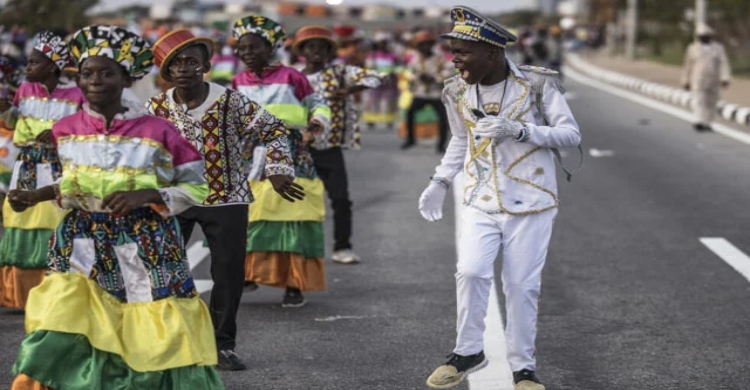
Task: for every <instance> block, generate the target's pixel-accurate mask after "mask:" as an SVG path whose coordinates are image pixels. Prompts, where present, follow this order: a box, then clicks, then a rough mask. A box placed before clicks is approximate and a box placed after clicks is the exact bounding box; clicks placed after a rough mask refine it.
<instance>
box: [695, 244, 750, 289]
mask: <svg viewBox="0 0 750 390" xmlns="http://www.w3.org/2000/svg"><path fill="white" fill-rule="evenodd" d="M700 242H701V243H702V244H703V245H705V246H706V247H708V249H710V250H711V251H712V252H713V253H715V254H716V255H717V256H719V257H720V258H721V259H722V260H724V261H726V262H727V264H729V265H730V266H732V268H734V269H735V270H736V271H737V272H739V273H740V274H741V275H742V276H744V277H745V279H747V280H748V281H750V257H748V256H747V255H746V254H745V253H744V252H742V251H741V250H739V248H737V247H736V246H734V245H732V243H731V242H729V241H727V240H726V239H724V238H721V237H703V238H700Z"/></svg>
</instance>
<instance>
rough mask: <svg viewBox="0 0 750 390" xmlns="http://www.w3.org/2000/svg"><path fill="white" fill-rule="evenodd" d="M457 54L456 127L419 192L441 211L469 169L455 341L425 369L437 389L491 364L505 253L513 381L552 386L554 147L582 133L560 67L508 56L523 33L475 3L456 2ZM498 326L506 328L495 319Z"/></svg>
mask: <svg viewBox="0 0 750 390" xmlns="http://www.w3.org/2000/svg"><path fill="white" fill-rule="evenodd" d="M451 20H452V22H453V23H454V28H453V30H452V32H450V33H449V34H446V35H445V37H446V38H448V39H450V44H451V51H452V52H453V54H454V55H455V57H454V59H453V62H454V63H455V64H456V68H457V69H458V70H459V72H460V74H459V75H458V76H455V77H453V78H450V79H449V80H448V81H446V82H445V88H444V90H443V102H444V103H445V107H446V110H447V113H448V118H449V119H450V130H451V132H452V134H453V137H452V138H451V141H450V144H449V145H448V150H447V151H446V153H445V156H444V157H443V160H442V162H441V164H440V166H438V167H437V168H436V169H435V174H434V176H433V177H432V178H431V183H430V184H429V186H428V187H427V189H425V191H424V192H423V193H422V196H421V197H420V199H419V211H420V212H421V214H422V216H423V217H424V218H425V219H426V220H428V221H437V220H439V219H441V218H442V216H443V203H444V201H445V196H446V194H447V192H448V189H449V187H450V185H451V181H452V180H453V179H454V177H456V175H457V174H458V173H459V172H463V174H462V178H463V184H462V185H461V187H460V190H459V192H460V193H462V194H463V206H462V207H460V208H459V209H458V210H457V214H456V218H459V220H460V224H461V229H460V231H461V233H460V235H459V242H458V263H457V264H456V268H457V272H456V301H457V309H458V310H457V316H456V317H457V318H456V329H457V333H458V334H457V337H456V347H455V349H454V350H453V353H451V354H450V355H449V357H448V360H447V361H446V362H445V363H444V364H443V365H441V366H439V367H438V368H437V369H435V371H434V372H433V373H432V375H430V377H429V378H428V379H427V385H428V386H429V387H430V388H433V389H448V388H451V387H454V386H456V385H458V384H459V383H460V382H461V381H462V380H463V379H464V378H465V377H466V375H467V374H469V373H471V372H474V371H477V370H479V369H481V368H483V367H485V366H486V365H487V360H486V359H485V355H484V352H483V351H484V332H485V321H484V320H485V316H486V314H487V307H488V300H489V296H490V289H491V288H492V281H493V278H494V269H495V265H494V263H495V259H496V258H497V255H498V254H499V253H502V262H503V263H502V286H503V293H504V295H505V309H506V316H505V318H506V319H507V321H506V323H507V324H506V326H505V339H506V345H507V346H508V348H507V360H508V363H509V364H510V368H511V371H513V382H514V389H515V390H544V385H542V384H541V383H540V381H539V379H538V378H537V377H536V373H535V371H536V347H535V342H536V329H537V326H536V325H537V315H538V309H539V307H538V300H539V294H540V291H541V283H542V280H541V276H542V269H543V268H544V263H545V261H546V259H547V248H548V246H549V240H550V237H551V234H552V226H553V225H554V222H555V216H556V215H557V207H558V206H559V204H560V201H559V199H558V197H557V179H556V175H555V173H556V172H555V157H554V156H555V152H556V151H557V149H556V148H562V147H575V146H577V145H579V144H580V142H581V133H580V131H579V130H578V124H577V123H576V121H575V118H574V117H573V114H572V113H571V112H570V108H569V107H568V104H567V103H566V101H565V97H563V95H562V93H563V90H562V87H561V86H560V80H559V79H558V77H557V72H554V71H550V70H547V69H542V68H534V67H528V66H521V67H517V66H516V65H515V64H514V63H513V62H512V61H510V60H509V59H507V58H506V57H505V50H504V49H505V45H506V44H507V43H508V42H513V41H515V40H516V37H515V35H513V34H512V33H511V32H509V31H508V30H507V29H505V28H503V27H502V26H500V25H499V24H497V23H495V22H493V21H492V20H491V19H488V18H486V17H484V16H482V15H481V14H479V13H478V12H476V11H474V10H472V9H470V8H468V7H455V8H453V9H452V10H451ZM492 331H493V332H500V331H502V330H501V329H492Z"/></svg>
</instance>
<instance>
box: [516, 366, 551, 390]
mask: <svg viewBox="0 0 750 390" xmlns="http://www.w3.org/2000/svg"><path fill="white" fill-rule="evenodd" d="M513 383H514V384H515V389H517V390H544V386H543V385H542V382H540V381H539V378H537V377H536V374H535V373H534V371H531V370H521V371H515V372H513Z"/></svg>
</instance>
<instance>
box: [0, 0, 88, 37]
mask: <svg viewBox="0 0 750 390" xmlns="http://www.w3.org/2000/svg"><path fill="white" fill-rule="evenodd" d="M97 3H98V0H8V1H7V3H6V4H5V6H4V7H3V12H2V13H0V25H5V26H8V27H10V26H16V25H17V26H23V27H25V28H26V30H27V31H28V32H30V33H32V34H33V33H36V32H37V31H39V30H43V29H62V30H66V31H68V32H72V31H74V30H77V29H79V28H81V27H84V26H86V25H87V24H88V18H87V17H86V15H85V14H86V10H88V9H89V8H91V7H92V6H94V5H96V4H97Z"/></svg>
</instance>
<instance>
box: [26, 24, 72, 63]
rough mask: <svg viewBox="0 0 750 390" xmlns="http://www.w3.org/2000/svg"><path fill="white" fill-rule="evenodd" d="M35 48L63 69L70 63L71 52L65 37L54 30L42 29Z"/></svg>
mask: <svg viewBox="0 0 750 390" xmlns="http://www.w3.org/2000/svg"><path fill="white" fill-rule="evenodd" d="M34 50H37V51H39V52H41V53H42V54H44V55H45V56H46V57H47V58H49V59H50V60H51V61H52V62H54V63H55V65H56V66H57V68H58V69H60V70H62V69H63V68H65V67H66V66H68V65H69V64H70V52H69V51H68V45H67V44H66V43H65V39H64V38H63V37H61V36H59V35H57V34H55V33H53V32H52V31H48V30H45V31H42V32H40V33H39V34H37V36H36V42H35V44H34Z"/></svg>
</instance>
